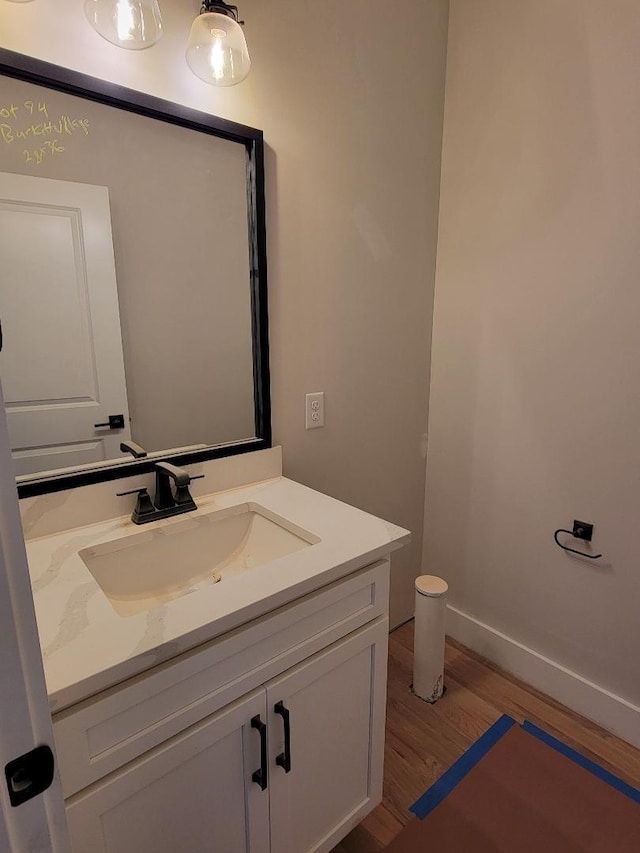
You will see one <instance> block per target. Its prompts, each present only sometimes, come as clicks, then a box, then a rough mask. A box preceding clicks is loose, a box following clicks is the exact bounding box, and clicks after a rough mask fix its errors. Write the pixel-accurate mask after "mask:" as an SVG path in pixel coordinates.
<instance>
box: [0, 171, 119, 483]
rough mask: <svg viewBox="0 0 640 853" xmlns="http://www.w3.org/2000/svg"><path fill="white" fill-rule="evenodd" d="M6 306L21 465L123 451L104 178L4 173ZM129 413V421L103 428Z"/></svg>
mask: <svg viewBox="0 0 640 853" xmlns="http://www.w3.org/2000/svg"><path fill="white" fill-rule="evenodd" d="M0 258H1V260H2V284H1V286H0V314H1V316H2V325H3V332H4V349H5V357H4V358H3V363H2V383H3V387H4V394H5V403H6V407H7V419H8V422H9V434H10V436H11V446H12V448H13V456H14V465H15V469H16V473H17V474H30V473H33V472H36V471H43V470H51V469H55V468H64V467H66V466H72V465H79V464H83V463H88V462H96V461H100V460H103V459H111V458H114V457H117V456H119V455H120V451H119V446H120V442H121V441H123V440H124V439H126V438H129V437H130V434H131V433H130V428H129V412H128V405H127V391H126V385H125V376H124V362H123V355H122V335H121V331H120V315H119V311H118V293H117V289H116V274H115V266H114V257H113V241H112V237H111V217H110V212H109V193H108V190H107V188H106V187H96V186H91V185H89V184H77V183H72V182H69V181H54V180H50V179H48V178H35V177H30V176H27V175H14V174H8V173H5V172H0ZM109 415H122V416H123V418H124V426H123V428H122V429H114V430H110V429H108V428H105V427H98V428H96V427H95V426H94V425H95V424H101V423H106V422H107V421H108V417H109Z"/></svg>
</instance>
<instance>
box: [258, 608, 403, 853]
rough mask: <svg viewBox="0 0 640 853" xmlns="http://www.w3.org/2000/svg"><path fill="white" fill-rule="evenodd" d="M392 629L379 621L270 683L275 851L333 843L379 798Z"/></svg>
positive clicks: (319, 849)
mask: <svg viewBox="0 0 640 853" xmlns="http://www.w3.org/2000/svg"><path fill="white" fill-rule="evenodd" d="M388 631H389V627H388V620H387V619H383V620H380V621H377V622H376V623H374V624H373V625H372V626H370V627H368V628H363V629H361V630H359V631H357V632H355V633H354V634H351V635H349V637H347V638H346V639H344V640H342V641H340V642H338V643H336V644H334V645H333V646H330V647H329V648H328V649H327V650H325V651H324V652H319V653H318V654H316V655H314V656H313V657H311V658H309V660H308V661H305V662H304V663H302V664H300V665H299V666H296V667H294V668H293V669H291V670H288V671H287V672H286V673H285V674H284V675H282V676H281V677H279V678H276V679H274V680H273V681H270V682H269V683H268V684H267V685H266V688H267V704H268V709H269V742H270V747H269V749H270V754H271V764H270V778H269V789H270V791H271V851H272V853H311V851H314V853H324V851H328V850H331V848H332V847H334V846H335V845H336V844H337V843H338V842H339V841H340V839H341V838H343V837H344V836H345V835H346V834H347V832H349V831H350V830H351V829H352V828H353V827H354V826H355V825H356V824H357V823H358V822H359V821H360V820H361V819H362V818H363V817H364V815H365V814H367V813H368V812H369V811H370V810H371V809H372V808H373V806H374V805H376V804H377V803H378V802H380V800H381V799H382V764H383V750H384V721H385V696H386V680H387V644H388ZM280 703H281V704H280ZM287 715H288V726H289V731H290V745H289V749H288V750H287V748H286V746H287V744H286V726H287ZM288 757H289V758H290V769H289V770H288V772H287V768H286V766H283V765H286V764H287V761H286V759H287V758H288Z"/></svg>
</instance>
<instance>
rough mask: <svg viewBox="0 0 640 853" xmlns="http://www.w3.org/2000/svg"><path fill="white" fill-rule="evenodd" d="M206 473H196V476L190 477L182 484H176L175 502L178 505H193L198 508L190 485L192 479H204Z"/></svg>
mask: <svg viewBox="0 0 640 853" xmlns="http://www.w3.org/2000/svg"><path fill="white" fill-rule="evenodd" d="M204 476H205V475H204V474H196V475H195V476H194V477H189V482H188V483H184V484H182V485H176V495H175V502H176V504H177V505H178V506H187V505H189V506H192V508H193V509H196V508H197V507H196V504H195V501H194V500H193V498H192V497H191V492H190V491H189V486H190V485H191V482H192V480H203V479H204Z"/></svg>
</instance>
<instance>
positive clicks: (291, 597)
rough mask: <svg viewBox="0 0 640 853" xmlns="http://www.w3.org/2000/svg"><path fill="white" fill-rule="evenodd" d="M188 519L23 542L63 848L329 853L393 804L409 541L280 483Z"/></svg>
mask: <svg viewBox="0 0 640 853" xmlns="http://www.w3.org/2000/svg"><path fill="white" fill-rule="evenodd" d="M221 462H222V460H220V462H219V463H217V464H221ZM215 464H216V463H215V462H212V463H210V465H212V466H215ZM197 503H198V509H197V511H196V512H194V513H188V514H187V515H186V516H183V517H181V518H179V519H167V520H163V521H158V522H153V523H152V524H149V525H145V526H144V527H136V526H135V525H133V524H132V523H131V522H130V520H129V519H128V518H126V517H125V518H122V517H120V518H115V519H113V518H112V519H108V520H105V521H102V522H99V523H95V524H90V525H86V526H83V527H81V528H76V529H67V530H63V531H60V532H57V533H53V534H51V535H46V536H41V537H38V538H33V539H29V540H28V542H27V550H28V556H29V563H30V571H31V575H32V584H33V588H34V600H35V605H36V614H37V618H38V625H39V631H40V638H41V644H42V648H43V659H44V663H45V673H46V678H47V686H48V692H49V696H50V702H51V707H52V711H53V721H54V733H55V742H56V752H57V757H58V763H59V769H60V775H61V780H62V786H63V791H64V796H65V805H66V812H67V819H68V824H69V832H70V837H71V844H72V850H73V851H74V853H86V851H89V850H90V851H92V853H93V851H96V853H130V851H133V850H153V851H154V853H164V851H166V853H175V851H176V850H179V849H184V850H189V851H205V850H211V851H216V853H236V851H237V853H240V851H252V853H256V851H259V853H263V851H273V853H306V851H311V850H313V851H329V850H331V849H332V847H333V846H335V845H336V844H337V843H338V841H339V840H340V839H341V838H342V837H344V835H345V834H346V833H347V832H348V831H349V830H350V829H352V828H353V827H354V826H355V825H356V824H357V823H358V822H359V821H360V820H361V819H362V818H363V817H364V815H365V814H367V813H368V812H369V811H370V810H371V809H372V808H373V807H374V806H375V805H376V804H377V803H378V802H379V801H380V799H381V797H382V766H383V745H384V721H385V694H386V659H387V635H388V592H389V554H390V552H391V551H392V550H394V549H396V548H398V547H400V546H401V545H402V544H404V543H405V542H406V541H407V540H408V538H409V534H408V532H407V531H405V530H403V529H401V528H398V527H395V526H394V525H391V524H388V523H385V522H383V521H381V520H380V519H377V518H374V517H372V516H370V515H367V514H366V513H363V512H360V511H359V510H356V509H354V508H353V507H349V506H347V505H345V504H342V503H340V502H339V501H335V500H333V499H331V498H328V497H326V496H325V495H321V494H319V493H317V492H314V491H312V490H310V489H307V488H305V487H303V486H301V485H299V484H297V483H293V482H291V481H289V480H286V479H284V478H282V477H275V478H272V479H270V480H267V481H263V482H259V483H254V484H251V485H248V486H243V487H239V488H235V489H229V490H227V491H224V492H219V493H216V494H213V495H209V496H204V497H200V498H198V500H197ZM271 526H274V527H275V528H277V530H275V529H274V530H271ZM234 527H237V528H238V529H237V530H236V531H235V532H233V531H232V532H231V533H230V532H229V531H230V530H232V528H234ZM265 531H266V533H265ZM272 534H273V535H272ZM225 536H226V537H230V538H229V541H228V544H227V545H225V544H224V542H222V544H221V545H220V548H221V549H222V551H220V550H219V552H218V553H217V555H216V554H215V553H214V552H215V549H212V548H211V547H210V545H211V543H212V542H213V541H214V540H216V539H218V541H220V540H224V538H225ZM234 536H235V537H236V539H234ZM189 543H191V549H192V552H195V553H196V555H197V554H198V553H200V554H206V555H208V556H207V558H206V559H205V560H204V562H198V560H196V561H195V562H194V560H193V559H192V557H190V556H189V555H188V554H187V550H188V548H189V547H190V546H189ZM225 548H226V551H225ZM181 552H183V553H184V554H185V559H184V561H181V560H180V559H179V558H178V559H176V554H179V553H181ZM223 552H224V553H223ZM274 555H275V556H274ZM136 560H139V561H140V575H141V579H140V578H139V579H137V580H136V572H135V563H136ZM189 560H191V562H190V563H189ZM207 561H208V562H207ZM182 562H185V563H189V565H188V567H187V568H186V570H184V571H182V568H181V566H182ZM154 565H155V566H156V567H157V570H158V571H157V574H156V573H155V572H154V571H153V566H154ZM118 566H122V567H123V571H122V573H121V577H120V578H118V571H119V569H118ZM171 566H173V567H174V568H173V570H172V568H171ZM150 567H151V570H150Z"/></svg>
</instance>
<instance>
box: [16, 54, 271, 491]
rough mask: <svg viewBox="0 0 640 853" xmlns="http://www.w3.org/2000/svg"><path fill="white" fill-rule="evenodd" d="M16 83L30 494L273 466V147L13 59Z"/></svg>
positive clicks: (19, 442)
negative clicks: (230, 460) (267, 162)
mask: <svg viewBox="0 0 640 853" xmlns="http://www.w3.org/2000/svg"><path fill="white" fill-rule="evenodd" d="M0 75H2V76H1V79H2V86H1V89H0V235H2V236H0V263H1V265H2V269H3V275H2V282H1V283H0V319H1V321H2V329H3V336H4V347H3V352H2V354H1V355H0V376H1V377H2V383H3V390H4V395H5V408H6V412H7V419H8V422H9V432H10V437H11V444H12V451H13V455H14V464H15V465H16V473H17V481H18V492H19V495H20V496H21V497H28V496H33V495H38V494H45V493H47V492H53V491H58V490H61V489H67V488H74V487H77V486H81V485H87V484H90V483H97V482H101V481H104V480H112V479H116V478H119V477H125V476H132V475H135V474H139V473H146V472H147V471H150V470H152V468H153V464H154V462H155V461H157V460H158V459H159V458H162V459H169V460H171V461H174V462H176V463H178V464H181V465H184V464H191V463H194V462H198V461H203V460H207V459H215V458H219V457H224V456H231V455H236V454H239V453H245V452H248V451H252V450H259V449H263V448H266V447H270V446H271V407H270V394H269V347H268V313H267V259H266V237H265V195H264V147H263V138H262V132H261V131H260V130H257V129H254V128H250V127H246V126H244V125H240V124H237V123H235V122H231V121H227V120H224V119H220V118H217V117H214V116H211V115H209V114H207V113H202V112H199V111H197V110H193V109H190V108H188V107H185V106H182V105H179V104H174V103H171V102H167V101H163V100H161V99H158V98H155V97H152V96H149V95H146V94H143V93H140V92H137V91H133V90H129V89H125V88H123V87H120V86H116V85H113V84H110V83H107V82H105V81H102V80H98V79H94V78H92V77H88V76H86V75H83V74H79V73H76V72H73V71H70V70H68V69H64V68H60V67H58V66H54V65H51V64H49V63H45V62H41V61H39V60H35V59H32V58H30V57H26V56H23V55H21V54H16V53H13V52H10V51H6V50H3V49H0ZM123 442H134V443H135V444H137V445H140V446H141V447H142V448H143V449H144V450H145V451H146V452H147V454H148V455H147V456H146V457H144V458H140V459H139V460H134V459H133V458H132V456H130V455H129V454H128V453H127V452H126V451H121V450H120V445H121V444H122V443H123Z"/></svg>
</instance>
